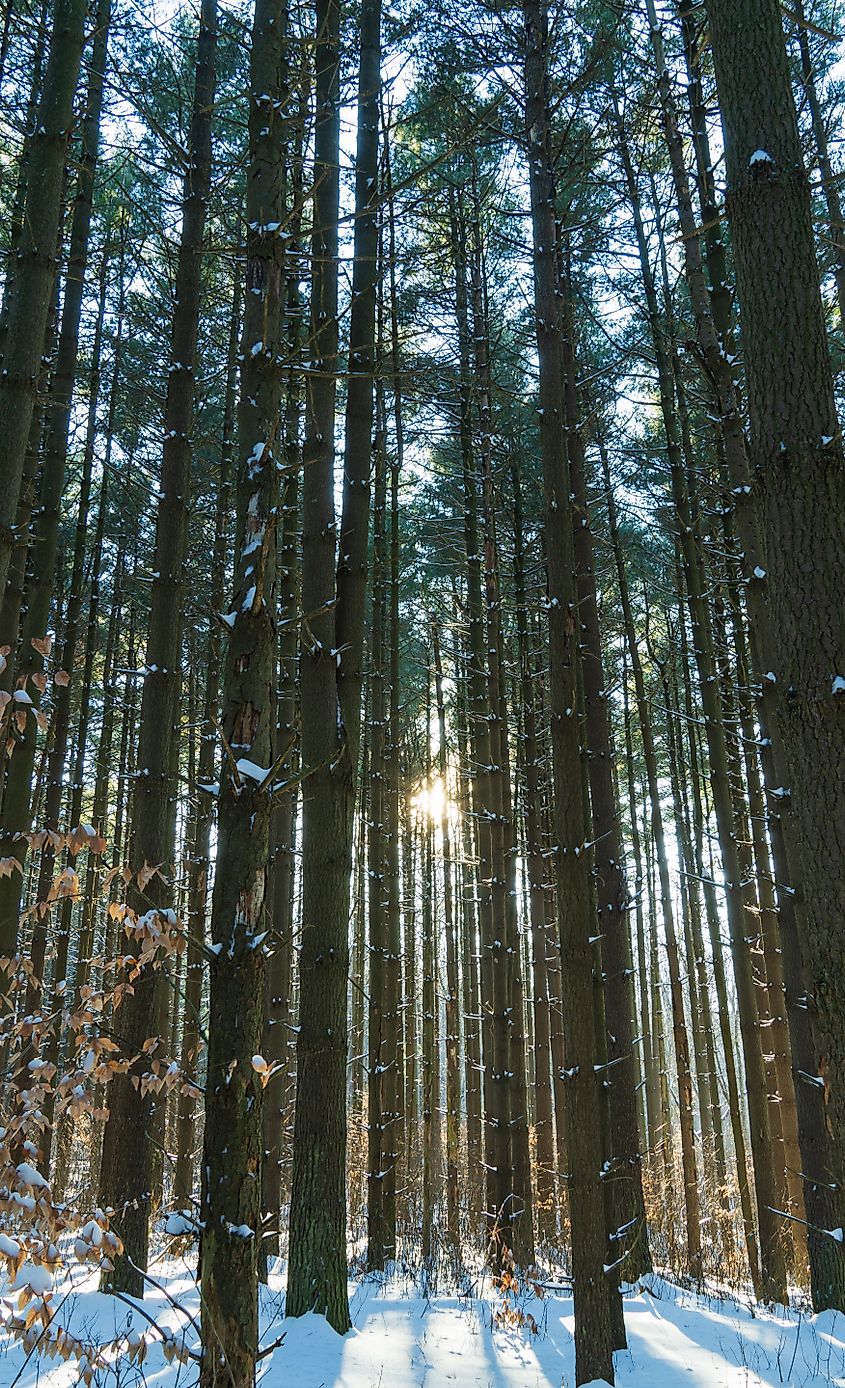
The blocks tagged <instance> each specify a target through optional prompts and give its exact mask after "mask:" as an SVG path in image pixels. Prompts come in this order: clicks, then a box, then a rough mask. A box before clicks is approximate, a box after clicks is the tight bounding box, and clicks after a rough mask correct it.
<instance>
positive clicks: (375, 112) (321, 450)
mask: <svg viewBox="0 0 845 1388" xmlns="http://www.w3.org/2000/svg"><path fill="white" fill-rule="evenodd" d="M339 26H340V11H339V7H338V5H337V3H336V0H320V3H319V4H318V6H317V47H316V76H317V88H316V92H317V107H316V111H317V114H316V123H315V146H314V149H315V191H314V233H313V242H312V246H313V260H312V274H311V330H312V337H311V348H312V357H313V366H314V371H313V372H312V375H311V378H310V379H309V382H308V392H307V409H306V435H305V454H304V459H303V462H304V466H303V474H304V481H303V561H302V605H303V608H304V613H305V616H304V624H305V625H304V633H305V642H304V647H303V654H302V666H301V689H302V761H303V768H304V774H305V776H306V778H307V779H306V783H305V785H306V791H305V793H304V798H303V831H302V832H303V838H302V922H303V925H302V949H301V953H300V1014H299V1035H298V1038H297V1102H296V1125H295V1130H294V1156H293V1161H294V1165H293V1190H292V1195H291V1229H290V1273H289V1281H288V1296H287V1307H286V1309H287V1314H288V1315H292V1316H299V1315H302V1314H304V1313H305V1312H306V1311H310V1310H316V1311H319V1312H320V1313H321V1314H325V1315H326V1316H327V1318H328V1320H329V1322H330V1324H331V1325H332V1326H333V1327H334V1328H335V1330H337V1331H339V1332H341V1333H342V1332H343V1331H345V1330H346V1329H347V1328H348V1326H349V1308H348V1303H347V1294H346V1208H345V1206H346V1192H345V1142H346V1136H345V1128H346V1116H345V1111H344V1094H345V1091H346V1039H347V1038H346V1033H347V1016H346V994H347V973H348V968H349V943H348V921H349V890H350V873H351V869H352V827H353V816H354V810H355V780H356V775H357V769H358V754H359V742H360V726H361V689H362V666H363V647H364V617H365V611H366V596H367V541H368V520H369V501H370V466H371V443H372V437H371V436H372V425H373V374H374V360H375V322H376V282H377V274H378V218H377V213H376V208H377V201H378V133H379V91H380V85H381V5H380V0H368V3H367V4H366V5H365V6H364V9H363V11H362V15H361V58H360V64H359V74H358V148H357V157H356V176H355V237H354V264H353V278H352V310H351V318H350V338H349V365H350V377H349V389H348V393H347V406H346V432H345V447H344V476H343V508H342V514H341V519H340V544H339V550H338V553H337V556H336V555H335V520H334V478H333V462H334V447H333V439H334V409H335V390H336V379H337V378H336V371H337V363H336V360H335V357H336V352H337V337H338V325H337V246H338V193H339V171H338V158H339V154H338V147H339V120H340V85H339V84H340V72H339V61H340V57H339V38H340V27H339ZM335 564H337V569H336V570H335Z"/></svg>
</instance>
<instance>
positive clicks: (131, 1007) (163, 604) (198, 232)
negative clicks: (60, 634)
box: [101, 0, 217, 1296]
mask: <svg viewBox="0 0 845 1388" xmlns="http://www.w3.org/2000/svg"><path fill="white" fill-rule="evenodd" d="M216 48H217V3H216V0H204V3H203V5H202V9H201V12H200V27H199V34H198V37H197V55H196V74H195V82H194V98H193V108H192V112H191V129H190V136H189V151H188V166H187V172H186V175H185V184H184V190H183V197H182V234H181V239H180V244H179V258H178V264H177V269H176V284H175V308H174V313H173V323H172V330H171V340H170V370H169V373H168V378H167V398H166V401H165V407H164V448H163V451H162V460H161V483H160V487H161V491H160V499H159V504H158V511H157V515H156V541H155V559H154V577H153V584H152V595H151V606H150V623H149V628H148V632H147V649H146V659H145V674H144V685H143V692H142V695H141V724H140V734H139V742H138V765H139V776H138V779H137V781H136V783H135V791H134V796H133V802H132V835H131V850H130V863H129V867H130V871H131V872H132V874H133V877H134V879H135V882H134V886H133V887H132V889H131V891H130V895H129V904H130V906H131V907H132V909H133V910H134V911H135V913H136V915H137V916H138V917H142V916H143V915H144V913H145V912H147V911H148V910H152V911H154V912H157V911H161V910H167V909H172V906H171V902H172V897H173V883H172V873H173V863H172V854H173V846H174V841H175V830H176V797H175V794H174V787H175V780H176V758H177V755H178V736H179V731H178V725H179V707H180V693H181V680H182V618H183V608H184V595H185V573H184V566H185V551H186V545H187V531H188V508H189V503H190V491H191V456H192V451H193V449H192V423H193V408H194V367H195V363H196V357H197V333H198V329H199V315H200V295H201V285H202V255H203V233H204V227H205V216H206V205H207V202H208V196H209V187H210V182H211V123H212V114H213V108H214V92H215V57H216ZM163 986H164V985H163V980H161V979H159V978H157V977H156V975H155V974H154V973H153V971H152V970H151V969H149V968H147V969H144V970H142V972H141V975H140V977H139V978H138V980H137V982H136V984H135V988H134V992H133V993H132V994H131V995H130V996H129V997H128V998H127V999H126V1000H125V1002H124V1003H123V1005H122V1007H121V1009H120V1013H119V1024H118V1029H119V1033H120V1043H121V1047H122V1049H123V1052H124V1056H125V1057H126V1058H127V1059H129V1060H130V1061H131V1062H132V1063H133V1064H134V1063H135V1061H136V1057H137V1056H138V1055H139V1053H140V1051H141V1047H142V1046H143V1044H144V1042H145V1041H146V1040H147V1038H148V1037H150V1036H153V1035H155V1034H156V1031H157V1018H158V1013H159V1004H160V1002H161V999H162V989H163ZM144 1063H146V1058H145V1060H144ZM132 1078H133V1077H132V1076H130V1075H129V1074H123V1075H119V1076H117V1077H116V1079H115V1083H114V1085H113V1086H112V1090H111V1094H110V1106H109V1118H108V1121H107V1123H106V1128H105V1132H104V1135H103V1165H102V1178H101V1179H102V1182H103V1190H104V1192H105V1193H106V1195H107V1199H108V1202H109V1203H110V1204H111V1205H113V1206H114V1207H115V1209H116V1210H117V1211H118V1218H117V1220H116V1225H117V1227H118V1228H119V1229H120V1232H121V1237H122V1238H123V1242H124V1247H125V1256H122V1257H121V1258H118V1259H116V1260H115V1266H114V1269H113V1270H112V1271H111V1272H110V1273H108V1275H107V1278H106V1283H107V1285H108V1286H110V1287H114V1288H115V1289H116V1290H118V1291H122V1292H128V1293H129V1294H130V1295H133V1296H143V1294H144V1279H143V1273H144V1272H145V1271H146V1266H147V1241H148V1220H149V1199H150V1194H151V1191H150V1186H151V1184H152V1182H151V1171H150V1167H149V1161H150V1125H151V1122H152V1115H151V1103H150V1098H149V1095H147V1096H142V1095H141V1093H140V1091H138V1090H136V1089H135V1087H134V1085H133V1083H132ZM133 1264H134V1266H133Z"/></svg>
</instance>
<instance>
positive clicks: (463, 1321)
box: [0, 1263, 845, 1388]
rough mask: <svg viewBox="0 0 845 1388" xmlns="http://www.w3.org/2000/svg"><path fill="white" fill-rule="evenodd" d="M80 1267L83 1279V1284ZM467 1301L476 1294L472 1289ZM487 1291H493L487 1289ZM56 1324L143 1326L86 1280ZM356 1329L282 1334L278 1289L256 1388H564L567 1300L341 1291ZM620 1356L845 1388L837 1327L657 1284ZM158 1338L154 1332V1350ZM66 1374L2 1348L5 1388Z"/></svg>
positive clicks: (123, 1384)
mask: <svg viewBox="0 0 845 1388" xmlns="http://www.w3.org/2000/svg"><path fill="white" fill-rule="evenodd" d="M82 1271H83V1270H82V1269H80V1274H81V1273H82ZM155 1271H156V1275H157V1277H158V1278H159V1279H160V1281H161V1283H162V1285H163V1286H166V1288H167V1291H168V1293H169V1295H170V1297H172V1298H173V1300H175V1301H176V1302H178V1303H179V1304H180V1305H181V1306H182V1307H184V1308H185V1310H186V1311H188V1312H190V1313H191V1314H192V1315H194V1316H197V1314H198V1297H197V1292H196V1288H195V1286H194V1283H193V1279H192V1277H191V1276H190V1274H189V1273H187V1271H186V1269H185V1266H184V1264H177V1263H170V1264H161V1265H159V1266H158V1267H157V1268H156V1270H155ZM475 1290H476V1292H477V1291H479V1290H481V1289H480V1288H476V1289H475ZM486 1290H487V1291H489V1292H492V1289H490V1288H489V1284H487V1287H486ZM66 1293H69V1294H68V1296H67V1300H66V1301H65V1302H64V1305H63V1306H62V1309H61V1316H62V1320H63V1321H64V1322H65V1323H67V1321H68V1320H69V1319H70V1321H71V1325H72V1328H73V1330H74V1331H75V1333H76V1334H77V1335H79V1336H80V1337H82V1338H86V1339H88V1338H90V1339H91V1340H99V1341H101V1342H102V1341H105V1340H110V1339H112V1338H113V1337H115V1336H116V1335H118V1334H121V1333H125V1332H126V1331H127V1329H129V1327H130V1322H131V1324H132V1325H133V1326H134V1327H135V1328H136V1329H139V1330H142V1331H147V1330H148V1329H149V1327H148V1326H147V1324H146V1322H145V1321H144V1320H143V1319H142V1318H141V1317H140V1316H139V1314H138V1313H137V1312H133V1310H132V1308H131V1307H130V1306H128V1305H126V1304H125V1303H122V1302H120V1301H118V1300H116V1299H114V1298H110V1297H106V1296H103V1295H101V1294H100V1293H98V1292H97V1291H96V1290H94V1284H93V1283H92V1279H91V1278H90V1276H89V1277H85V1278H82V1277H80V1279H79V1280H78V1281H75V1284H74V1290H70V1289H69V1288H67V1287H65V1288H62V1289H59V1290H58V1291H57V1297H56V1304H58V1302H59V1301H60V1300H61V1298H62V1297H63V1296H64V1295H65V1294H66ZM350 1300H351V1310H352V1321H353V1329H352V1330H351V1331H350V1333H349V1334H348V1335H346V1336H344V1337H343V1338H341V1337H340V1336H338V1335H336V1334H335V1333H334V1332H333V1331H332V1330H331V1329H329V1327H328V1326H327V1325H326V1323H325V1321H324V1320H323V1319H322V1318H321V1317H319V1316H313V1315H311V1316H305V1317H303V1318H302V1319H301V1320H298V1321H289V1322H287V1323H286V1324H283V1323H282V1312H283V1307H284V1284H283V1279H281V1278H274V1279H273V1281H272V1284H271V1286H270V1287H269V1288H268V1289H266V1290H265V1293H264V1305H263V1311H264V1318H263V1336H262V1343H263V1344H271V1343H272V1342H273V1341H274V1340H276V1339H277V1338H278V1336H279V1335H280V1334H281V1333H282V1331H284V1334H285V1339H284V1343H283V1344H282V1345H281V1346H280V1347H279V1348H278V1349H276V1350H275V1351H274V1352H273V1353H272V1355H269V1356H268V1357H267V1358H266V1359H265V1360H264V1361H263V1362H262V1364H261V1365H260V1371H261V1380H262V1382H263V1383H264V1385H265V1388H333V1385H335V1386H336V1388H573V1385H574V1382H575V1378H574V1354H573V1342H572V1330H573V1321H572V1302H571V1299H570V1298H569V1297H567V1296H565V1295H559V1294H557V1293H549V1294H547V1295H546V1296H545V1297H544V1298H542V1299H539V1298H537V1297H534V1296H531V1297H530V1298H527V1299H525V1300H523V1301H521V1302H520V1303H519V1304H520V1307H521V1309H522V1310H523V1311H525V1312H529V1313H530V1314H531V1315H532V1316H533V1317H534V1319H535V1320H536V1322H537V1325H538V1327H539V1329H538V1333H537V1334H532V1333H531V1332H530V1331H529V1330H528V1329H526V1328H516V1327H513V1326H508V1327H502V1326H498V1325H497V1326H495V1327H494V1325H493V1316H494V1313H495V1310H496V1307H497V1306H498V1305H500V1304H501V1303H500V1302H499V1301H498V1299H497V1297H496V1295H495V1293H494V1292H493V1293H492V1294H491V1295H487V1294H485V1295H469V1294H467V1295H459V1294H454V1293H453V1294H451V1295H449V1294H448V1293H445V1292H443V1291H442V1290H440V1291H438V1294H437V1295H433V1296H431V1297H430V1298H426V1297H425V1296H423V1295H421V1293H420V1290H419V1288H418V1286H416V1285H415V1284H414V1282H413V1281H412V1280H411V1279H410V1278H407V1279H401V1278H395V1279H393V1280H391V1281H389V1282H387V1283H385V1282H382V1281H378V1280H375V1279H366V1280H364V1281H360V1282H355V1283H350ZM144 1309H145V1311H146V1312H147V1313H148V1314H149V1315H150V1316H152V1317H153V1318H154V1319H155V1320H156V1321H157V1322H158V1324H159V1325H161V1327H162V1328H165V1329H169V1330H170V1331H171V1332H175V1331H178V1330H179V1329H180V1328H181V1327H184V1329H185V1331H186V1340H187V1343H188V1344H189V1345H193V1344H195V1343H196V1332H195V1330H194V1329H193V1328H192V1326H191V1324H190V1322H189V1321H188V1319H187V1317H186V1316H185V1315H181V1314H180V1312H179V1311H178V1310H176V1309H175V1307H174V1306H173V1304H172V1303H171V1302H169V1301H168V1299H167V1298H166V1297H165V1296H164V1295H162V1294H160V1293H158V1292H152V1293H151V1294H150V1296H149V1297H148V1298H147V1300H146V1301H145V1302H144ZM625 1319H626V1323H627V1326H628V1339H629V1348H628V1349H627V1350H626V1351H624V1352H623V1353H620V1354H618V1355H617V1356H616V1381H617V1384H619V1385H620V1388H679V1386H680V1388H687V1385H688V1386H689V1388H763V1385H765V1388H769V1386H770V1385H771V1388H774V1385H782V1384H786V1385H790V1388H821V1386H822V1385H835V1386H838V1388H845V1317H842V1316H836V1315H833V1314H831V1313H825V1314H824V1315H821V1316H810V1315H807V1314H806V1313H800V1312H794V1311H792V1312H783V1311H779V1312H776V1313H768V1312H765V1313H764V1312H760V1311H753V1312H752V1310H751V1309H750V1308H749V1307H748V1306H747V1305H743V1304H741V1303H739V1302H737V1301H734V1300H730V1299H726V1298H723V1297H721V1296H716V1295H709V1296H704V1297H701V1296H697V1295H694V1294H693V1293H691V1292H686V1291H682V1290H679V1289H678V1288H677V1287H675V1286H673V1285H671V1284H670V1283H668V1282H666V1281H664V1280H662V1279H660V1278H657V1277H655V1278H651V1279H648V1283H647V1285H644V1286H641V1287H640V1288H639V1289H638V1290H637V1291H635V1292H631V1293H630V1294H629V1295H628V1297H627V1298H626V1305H625ZM154 1338H155V1337H154V1336H153V1335H150V1339H151V1340H153V1339H154ZM196 1377H197V1375H196V1366H195V1364H188V1365H184V1364H183V1365H180V1364H178V1363H173V1364H168V1363H166V1362H165V1359H164V1356H163V1354H162V1350H161V1348H159V1347H155V1348H151V1349H150V1351H149V1354H148V1356H147V1358H146V1361H145V1362H144V1364H143V1366H142V1367H139V1366H137V1365H134V1364H132V1365H130V1364H129V1363H128V1361H127V1360H125V1359H124V1360H123V1361H122V1363H121V1366H120V1371H119V1373H118V1374H117V1375H116V1376H115V1375H113V1374H112V1373H108V1374H97V1375H96V1376H95V1384H96V1385H99V1383H100V1382H102V1384H103V1388H106V1385H107V1384H110V1385H114V1388H142V1385H144V1384H148V1385H151V1386H152V1385H156V1388H192V1385H193V1384H195V1383H196ZM76 1382H77V1373H76V1371H75V1369H74V1367H73V1366H72V1364H64V1363H61V1362H59V1361H55V1360H54V1361H50V1360H45V1359H43V1358H41V1357H40V1356H37V1355H32V1356H31V1357H30V1358H29V1359H28V1360H27V1358H26V1356H25V1354H24V1352H23V1349H22V1348H21V1347H20V1345H18V1344H10V1342H9V1340H8V1338H7V1337H5V1336H3V1337H2V1338H0V1388H13V1385H14V1388H36V1385H38V1388H44V1385H48V1388H69V1386H70V1385H71V1384H75V1383H76Z"/></svg>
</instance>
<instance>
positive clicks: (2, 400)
mask: <svg viewBox="0 0 845 1388" xmlns="http://www.w3.org/2000/svg"><path fill="white" fill-rule="evenodd" d="M86 15H87V5H86V0H55V5H54V8H53V17H52V24H51V28H50V53H49V57H48V59H47V69H46V72H45V74H44V88H43V92H42V95H41V101H40V103H39V107H38V116H37V120H36V128H35V133H34V134H33V135H32V137H31V141H30V145H29V151H28V169H27V185H26V204H25V210H24V217H23V229H22V232H21V239H20V244H19V246H18V249H17V259H16V264H15V266H14V268H13V270H12V287H11V297H10V302H9V312H8V319H7V324H6V334H5V341H4V346H3V359H4V363H5V369H4V371H3V373H2V376H0V416H2V418H3V429H2V432H0V477H2V478H3V490H2V494H0V593H2V592H3V591H4V590H5V587H6V575H7V573H8V569H9V560H10V558H11V555H12V550H13V548H14V544H15V535H14V529H13V526H14V521H15V514H16V512H17V507H18V497H19V495H20V488H21V477H22V475H23V466H24V456H25V454H26V446H27V439H28V438H29V426H30V421H31V419H32V411H33V407H34V404H35V391H36V385H37V381H38V372H39V369H40V365H41V353H42V351H43V348H44V332H45V329H46V327H47V314H48V312H49V307H50V297H51V295H52V293H53V282H54V280H55V274H56V241H57V237H58V234H59V222H60V217H61V205H62V192H63V187H64V175H65V160H66V157H67V148H68V141H69V139H70V132H71V128H72V126H73V98H74V93H75V91H76V83H77V79H78V77H79V65H80V61H81V59H82V48H83V43H84V38H85V20H86ZM3 951H4V953H14V947H12V949H11V950H9V948H8V942H6V941H3Z"/></svg>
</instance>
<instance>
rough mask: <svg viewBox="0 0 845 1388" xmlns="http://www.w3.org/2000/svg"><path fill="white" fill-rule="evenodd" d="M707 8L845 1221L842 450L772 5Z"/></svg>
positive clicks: (824, 1255) (835, 1170) (835, 1268)
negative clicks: (743, 37) (838, 609)
mask: <svg viewBox="0 0 845 1388" xmlns="http://www.w3.org/2000/svg"><path fill="white" fill-rule="evenodd" d="M707 12H708V15H709V18H710V32H711V39H712V45H713V60H714V65H715V69H716V83H717V88H718V93H719V104H720V108H721V114H722V126H723V130H724V137H725V163H726V171H727V182H728V192H727V198H726V205H727V209H728V218H729V222H730V228H731V237H732V242H733V251H734V262H735V265H736V277H737V293H738V297H739V303H740V308H741V312H742V324H743V341H744V357H745V371H746V380H747V385H748V410H749V419H750V437H749V458H750V462H751V465H752V475H753V477H754V486H755V490H756V494H757V496H758V498H759V508H760V515H761V519H762V528H763V533H764V539H765V544H766V563H765V571H766V577H765V582H766V586H767V590H768V595H769V605H770V611H771V630H772V641H773V658H772V667H771V670H770V671H769V672H767V673H768V674H770V675H771V676H772V678H773V680H774V681H775V682H776V683H777V685H778V686H779V687H780V689H781V691H782V697H781V698H780V700H779V701H778V708H777V710H776V717H777V721H778V724H779V730H780V737H781V739H782V744H783V748H784V751H785V754H786V765H787V769H788V775H789V784H788V785H787V786H782V787H781V789H783V790H788V791H789V792H790V796H791V805H792V808H791V813H790V824H791V827H792V828H793V829H794V831H795V837H796V841H797V844H798V849H799V853H800V862H801V867H802V884H801V885H802V891H803V896H804V902H805V905H806V924H805V932H804V933H805V939H804V940H803V941H802V944H803V946H804V963H805V966H806V970H807V974H808V984H809V990H810V994H811V999H812V1007H813V1009H814V1011H813V1031H814V1035H815V1039H816V1046H817V1055H818V1057H819V1066H818V1080H819V1089H820V1091H821V1092H823V1094H824V1097H825V1098H826V1100H827V1110H826V1118H827V1124H828V1130H829V1134H830V1142H829V1160H830V1166H831V1171H830V1173H829V1175H828V1177H827V1178H826V1179H827V1180H828V1182H829V1183H831V1184H834V1185H835V1186H836V1189H837V1192H838V1194H837V1195H836V1196H835V1197H834V1199H833V1201H832V1204H833V1205H834V1207H835V1209H836V1214H835V1216H834V1218H835V1225H836V1227H837V1228H840V1227H841V1226H842V1224H843V1222H845V1221H843V1218H842V1217H841V1200H842V1197H841V1191H842V1189H843V1181H845V1156H843V1153H845V1073H843V1071H844V1070H845V1043H843V1032H842V1027H841V1024H840V1023H841V1016H842V1008H843V1006H845V962H844V961H843V954H842V949H841V939H842V932H843V926H844V925H845V880H844V879H843V875H842V872H841V864H842V858H843V852H845V828H843V826H845V805H843V795H845V790H844V789H843V787H845V768H844V767H843V748H845V737H843V719H845V625H843V624H842V623H841V622H839V623H836V622H833V623H832V622H831V621H830V612H831V604H835V603H836V601H837V597H838V595H839V594H841V592H842V591H843V588H844V587H845V551H843V547H842V543H841V522H842V516H843V515H845V460H843V447H842V433H841V430H840V428H839V423H838V419H837V413H836V404H835V400H834V392H833V381H832V377H831V370H830V361H829V358H828V350H827V341H826V337H825V324H824V313H823V308H822V301H821V293H820V289H819V274H818V266H817V263H816V256H815V246H814V237H813V224H812V217H811V209H810V192H809V186H808V183H807V178H806V174H805V172H804V168H803V160H802V152H801V141H800V136H799V130H798V121H797V116H796V112H795V106H794V102H793V96H792V87H791V81H790V72H789V64H788V62H787V56H786V48H785V43H784V37H783V29H782V26H781V14H780V8H779V6H778V4H777V2H776V0H743V3H742V4H741V6H740V7H739V10H737V7H736V6H735V5H729V4H727V3H726V0H708V4H707ZM737 23H742V25H743V26H744V27H745V28H746V30H747V32H749V33H753V34H754V36H755V41H754V43H753V44H751V45H737V43H736V39H735V35H736V25H737ZM773 265H774V266H777V273H776V274H772V272H771V267H772V266H773ZM810 1174H811V1175H812V1176H815V1174H816V1173H810ZM821 1174H822V1179H825V1176H824V1173H821ZM808 1198H809V1197H808ZM808 1208H809V1206H808ZM810 1217H811V1218H812V1215H811V1216H810ZM830 1227H832V1226H831V1225H825V1226H822V1232H821V1233H818V1232H815V1231H814V1233H813V1239H812V1240H811V1249H810V1251H811V1258H812V1259H813V1260H814V1263H815V1264H816V1265H815V1267H814V1270H813V1295H814V1304H815V1305H817V1306H818V1307H822V1306H838V1307H842V1305H843V1300H845V1258H843V1257H842V1249H841V1246H840V1245H839V1243H838V1240H837V1239H836V1238H834V1237H832V1236H831V1235H830V1234H829V1233H826V1232H825V1229H829V1228H830Z"/></svg>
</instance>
